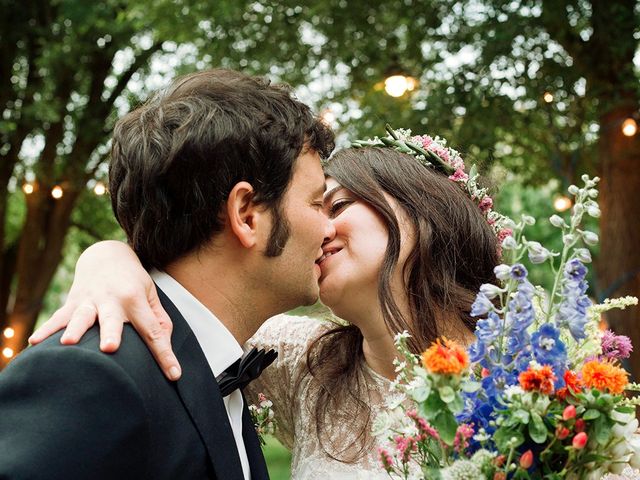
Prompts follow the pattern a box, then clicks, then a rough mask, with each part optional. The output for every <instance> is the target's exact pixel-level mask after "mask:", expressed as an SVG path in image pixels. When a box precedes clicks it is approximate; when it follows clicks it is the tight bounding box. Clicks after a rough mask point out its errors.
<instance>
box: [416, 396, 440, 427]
mask: <svg viewBox="0 0 640 480" xmlns="http://www.w3.org/2000/svg"><path fill="white" fill-rule="evenodd" d="M418 410H419V412H420V415H422V416H423V417H424V418H425V419H427V420H432V419H433V418H435V417H436V416H437V415H438V414H439V413H440V412H441V411H443V410H447V404H446V403H444V402H443V401H442V400H440V396H439V395H438V394H437V393H436V392H431V395H429V397H428V398H427V401H426V402H423V403H421V404H420V406H419V408H418Z"/></svg>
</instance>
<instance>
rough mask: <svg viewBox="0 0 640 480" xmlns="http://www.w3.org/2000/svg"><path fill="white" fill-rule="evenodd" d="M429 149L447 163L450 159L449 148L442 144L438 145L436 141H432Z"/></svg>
mask: <svg viewBox="0 0 640 480" xmlns="http://www.w3.org/2000/svg"><path fill="white" fill-rule="evenodd" d="M429 150H431V151H432V152H433V153H435V154H436V155H438V156H439V157H440V158H441V159H442V160H444V161H445V162H446V163H449V162H450V161H451V155H450V154H449V150H447V149H446V148H445V147H443V146H442V145H438V144H437V143H432V144H431V147H430V148H429Z"/></svg>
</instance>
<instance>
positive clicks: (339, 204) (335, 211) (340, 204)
mask: <svg viewBox="0 0 640 480" xmlns="http://www.w3.org/2000/svg"><path fill="white" fill-rule="evenodd" d="M353 202H354V200H349V199H346V198H344V199H340V200H336V201H335V202H333V203H332V204H331V206H330V207H329V218H335V217H336V216H338V215H339V214H340V212H342V210H344V209H345V208H346V207H348V206H349V205H351V204H352V203H353Z"/></svg>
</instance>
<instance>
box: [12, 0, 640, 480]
mask: <svg viewBox="0 0 640 480" xmlns="http://www.w3.org/2000/svg"><path fill="white" fill-rule="evenodd" d="M0 12H1V13H0V108H1V109H2V116H1V117H0V368H2V366H4V365H6V363H7V362H9V361H11V359H12V358H14V357H15V355H17V354H18V353H19V352H20V351H21V350H22V349H23V348H25V346H26V339H27V337H28V336H29V334H30V333H31V331H32V330H33V328H34V326H35V325H36V323H37V322H38V321H39V320H40V321H41V320H42V319H43V318H46V317H47V316H48V315H50V314H51V313H52V312H53V310H55V308H56V307H57V306H58V305H60V303H61V302H62V301H63V300H64V292H65V291H66V290H67V289H68V287H69V285H70V282H71V279H72V275H73V265H74V263H75V260H76V259H77V257H78V255H79V253H80V252H81V251H82V250H83V249H84V248H86V247H87V246H88V245H90V244H91V243H93V242H95V241H97V240H100V239H105V238H123V235H122V233H121V231H120V230H119V228H118V225H117V224H116V223H115V221H114V219H113V217H112V214H111V211H110V204H109V195H108V191H107V190H106V187H105V185H106V175H107V163H108V151H109V137H110V130H111V128H112V126H113V124H114V121H115V120H116V119H117V118H118V117H119V116H120V115H122V114H123V113H125V112H127V111H128V110H129V109H131V108H132V107H134V106H135V105H137V104H139V103H140V102H142V101H144V100H145V98H147V96H148V95H149V93H150V92H151V91H153V90H154V89H157V88H161V87H163V86H165V85H166V84H167V83H168V82H169V80H170V79H171V78H172V77H174V76H175V75H177V74H180V73H186V72H191V71H194V70H199V69H205V68H210V67H228V68H234V69H240V70H243V71H245V72H248V73H251V74H263V75H267V76H269V77H270V78H272V79H273V80H274V81H284V82H287V83H289V84H291V85H292V86H294V87H295V89H296V92H297V95H298V97H299V98H301V99H302V100H304V101H306V102H308V103H309V104H311V105H313V107H314V109H315V110H316V111H317V112H318V114H320V115H322V116H323V117H324V119H325V121H327V122H328V123H330V124H331V125H332V126H333V127H334V128H335V130H336V132H337V133H338V139H339V144H340V145H341V146H346V145H348V141H349V139H350V138H360V137H367V136H373V135H376V134H382V133H383V131H384V125H385V123H390V124H392V125H394V126H404V127H407V128H411V129H412V130H413V131H414V132H415V133H429V134H431V135H441V136H444V137H446V138H448V139H449V143H450V145H451V146H453V147H455V148H457V149H458V150H460V151H461V152H463V153H464V155H465V157H466V159H467V163H468V164H470V163H475V164H476V165H478V166H479V168H480V170H481V171H482V172H483V176H484V178H485V180H486V183H487V184H488V185H489V186H490V187H491V188H492V190H493V192H495V202H496V204H497V207H498V209H499V210H500V211H502V212H503V213H505V214H507V215H511V216H515V217H517V216H518V215H519V214H520V213H522V212H527V213H528V214H530V215H533V216H534V217H536V218H538V219H539V222H538V223H537V224H536V226H534V227H532V229H531V231H530V233H529V235H528V237H530V239H531V240H538V241H541V242H543V243H544V244H545V245H547V246H551V247H555V248H556V249H559V245H558V244H557V242H558V241H559V240H558V239H555V240H554V239H553V238H552V229H551V227H550V226H549V224H548V222H546V220H545V219H546V218H548V217H549V216H550V215H551V214H553V213H556V212H560V214H562V212H566V211H567V210H568V209H569V208H571V203H570V200H569V199H568V198H567V197H565V196H564V193H563V192H565V191H566V188H567V187H568V186H569V185H570V184H572V183H577V182H578V181H579V178H580V175H581V174H582V173H588V174H590V175H596V174H597V175H600V176H601V177H602V183H601V197H600V203H601V208H602V216H601V218H600V219H599V220H598V221H593V224H592V225H589V228H591V229H593V230H595V231H599V232H600V238H601V244H600V247H599V253H598V252H596V255H595V256H594V257H595V258H594V260H595V261H594V264H593V265H592V268H591V273H590V277H591V278H590V280H591V291H590V295H591V296H592V298H593V299H594V300H595V301H602V300H604V299H605V298H607V297H613V296H622V295H636V296H640V215H639V214H638V210H637V205H638V203H639V202H638V195H639V194H640V133H638V132H637V129H638V122H640V103H639V98H640V82H639V70H640V54H639V53H638V46H639V43H640V26H639V25H640V4H639V2H637V1H634V0H610V1H607V2H603V1H587V0H513V1H508V0H506V1H505V0H461V1H454V0H402V1H400V0H397V1H380V2H371V1H364V0H348V1H347V0H323V1H317V2H314V1H301V0H299V1H289V0H285V1H262V0H257V1H247V0H216V1H208V0H200V1H199V0H102V1H99V2H90V1H86V0H21V1H16V0H0ZM554 242H556V243H554ZM535 280H536V281H538V282H542V283H544V282H546V281H547V279H546V278H544V276H542V277H541V278H535ZM638 319H639V314H638V309H637V308H635V309H628V310H626V311H623V312H617V313H615V314H610V315H609V316H608V317H607V318H606V319H603V320H604V321H606V322H608V323H609V324H610V325H611V326H612V327H613V328H614V329H615V330H616V331H617V332H618V333H620V334H625V335H628V336H630V337H631V338H632V339H633V341H634V343H635V344H636V345H640V328H639V326H638ZM627 366H628V367H629V368H630V369H631V370H632V372H633V375H634V376H635V378H636V379H638V378H639V377H640V355H635V356H634V357H633V358H632V359H631V361H630V363H629V365H627ZM267 450H268V455H269V459H270V468H272V474H273V476H274V478H288V470H287V469H288V454H287V452H286V450H284V449H282V448H281V447H279V446H278V445H277V444H275V443H274V442H272V441H270V442H269V447H268V449H267Z"/></svg>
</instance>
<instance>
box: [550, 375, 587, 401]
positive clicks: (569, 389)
mask: <svg viewBox="0 0 640 480" xmlns="http://www.w3.org/2000/svg"><path fill="white" fill-rule="evenodd" d="M564 383H565V385H566V386H565V387H562V388H561V389H559V390H558V391H557V392H556V395H557V396H558V398H559V399H560V400H564V399H565V398H567V395H571V396H573V395H574V394H576V393H580V392H581V391H582V382H581V381H580V379H579V378H578V375H576V373H575V372H573V371H571V370H567V371H566V372H564Z"/></svg>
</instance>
